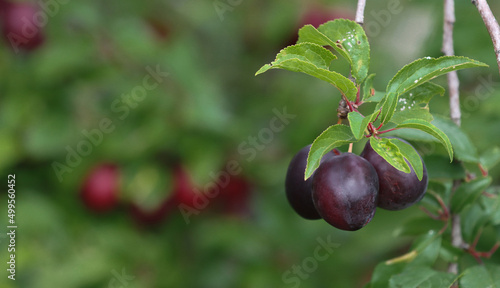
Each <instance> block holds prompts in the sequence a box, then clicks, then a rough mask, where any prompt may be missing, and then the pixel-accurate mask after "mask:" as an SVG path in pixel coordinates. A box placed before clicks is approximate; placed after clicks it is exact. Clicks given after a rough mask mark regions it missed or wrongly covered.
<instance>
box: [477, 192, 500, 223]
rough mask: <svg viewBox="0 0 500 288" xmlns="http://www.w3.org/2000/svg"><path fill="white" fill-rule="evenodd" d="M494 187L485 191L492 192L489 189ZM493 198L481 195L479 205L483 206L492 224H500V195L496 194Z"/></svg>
mask: <svg viewBox="0 0 500 288" xmlns="http://www.w3.org/2000/svg"><path fill="white" fill-rule="evenodd" d="M491 190H494V189H487V190H486V192H489V193H491V192H494V191H491ZM494 195H496V197H495V198H493V199H492V198H488V197H481V198H480V199H481V206H482V207H483V210H484V212H485V213H486V215H487V216H488V218H489V219H490V221H491V224H492V225H500V197H499V195H498V194H494Z"/></svg>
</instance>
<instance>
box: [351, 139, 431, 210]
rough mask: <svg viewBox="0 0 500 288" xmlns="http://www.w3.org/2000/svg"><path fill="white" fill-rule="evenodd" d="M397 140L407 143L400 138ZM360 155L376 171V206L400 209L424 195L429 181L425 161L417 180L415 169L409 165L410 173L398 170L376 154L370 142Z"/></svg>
mask: <svg viewBox="0 0 500 288" xmlns="http://www.w3.org/2000/svg"><path fill="white" fill-rule="evenodd" d="M399 140H401V141H403V142H405V143H407V144H409V143H408V142H406V141H404V140H402V139H399ZM361 157H363V158H365V159H366V160H368V162H370V163H371V164H372V165H373V167H374V168H375V170H376V171H377V174H378V177H379V185H380V186H379V197H378V207H380V208H382V209H386V210H393V211H395V210H401V209H405V208H407V207H409V206H411V205H413V204H415V203H417V202H418V201H420V200H421V199H422V198H423V197H424V194H425V191H426V190H427V184H428V181H429V179H428V178H427V169H426V167H425V163H424V164H423V165H424V174H423V177H422V180H421V181H418V178H417V174H415V170H413V167H411V165H410V168H411V172H410V173H404V172H403V171H399V170H398V169H396V168H394V167H393V166H392V165H391V164H389V163H388V162H387V161H385V159H384V158H382V156H380V155H378V154H377V152H375V150H373V148H372V146H371V145H370V142H367V143H366V145H365V148H364V150H363V152H361ZM406 163H408V161H406ZM422 163H423V161H422ZM408 165H409V163H408Z"/></svg>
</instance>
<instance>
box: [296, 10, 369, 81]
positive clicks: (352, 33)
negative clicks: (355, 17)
mask: <svg viewBox="0 0 500 288" xmlns="http://www.w3.org/2000/svg"><path fill="white" fill-rule="evenodd" d="M303 42H310V43H315V44H318V45H321V46H326V45H329V46H330V47H332V48H333V49H335V51H337V53H339V54H340V55H341V56H342V57H344V58H345V59H347V61H348V62H349V64H350V65H351V69H352V71H351V74H352V75H353V77H354V78H355V79H356V83H358V84H361V83H362V82H363V81H364V79H365V78H366V75H368V68H369V66H370V44H369V43H368V38H367V37H366V34H365V31H364V29H363V28H362V27H361V26H359V24H357V23H356V22H354V21H351V20H347V19H336V20H334V21H329V22H327V23H325V24H323V25H320V26H319V27H318V29H316V28H314V27H313V26H312V25H306V26H304V27H303V28H301V29H300V30H299V40H298V42H297V43H303Z"/></svg>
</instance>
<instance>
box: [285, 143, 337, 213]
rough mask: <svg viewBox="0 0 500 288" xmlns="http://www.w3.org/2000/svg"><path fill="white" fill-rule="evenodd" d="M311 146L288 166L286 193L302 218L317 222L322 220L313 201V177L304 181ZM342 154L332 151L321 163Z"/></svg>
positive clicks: (291, 204) (298, 154)
mask: <svg viewBox="0 0 500 288" xmlns="http://www.w3.org/2000/svg"><path fill="white" fill-rule="evenodd" d="M310 149H311V145H307V146H306V147H304V148H302V149H300V151H299V152H297V154H295V156H294V157H293V158H292V161H290V164H289V165H288V171H287V173H286V179H285V192H286V197H287V199H288V202H289V203H290V206H292V208H293V210H295V212H297V214H299V215H300V216H302V217H303V218H305V219H309V220H315V219H321V216H320V215H319V214H318V212H317V211H316V208H315V207H314V204H313V201H312V185H311V184H312V177H309V179H307V180H305V181H304V173H305V171H306V165H307V155H308V154H309V150H310ZM336 154H340V152H339V151H338V150H336V149H335V152H333V151H330V152H328V153H327V154H325V155H324V156H323V158H322V159H321V161H325V160H327V159H330V158H332V157H334V156H335V155H336Z"/></svg>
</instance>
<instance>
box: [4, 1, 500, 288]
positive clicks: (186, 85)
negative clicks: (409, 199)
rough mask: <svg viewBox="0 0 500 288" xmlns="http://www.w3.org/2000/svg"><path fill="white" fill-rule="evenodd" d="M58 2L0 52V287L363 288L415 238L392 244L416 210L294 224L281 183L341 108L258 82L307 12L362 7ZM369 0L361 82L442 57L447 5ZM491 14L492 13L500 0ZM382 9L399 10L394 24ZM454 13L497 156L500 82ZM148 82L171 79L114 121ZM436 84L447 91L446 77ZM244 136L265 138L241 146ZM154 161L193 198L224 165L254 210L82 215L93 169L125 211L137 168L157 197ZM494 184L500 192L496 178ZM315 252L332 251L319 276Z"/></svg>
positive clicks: (476, 115)
mask: <svg viewBox="0 0 500 288" xmlns="http://www.w3.org/2000/svg"><path fill="white" fill-rule="evenodd" d="M52 2H53V3H55V6H54V7H57V11H56V12H55V13H52V14H53V15H49V17H48V21H47V25H45V26H44V27H43V30H44V33H45V36H46V39H45V42H44V43H43V45H42V46H41V47H40V48H39V49H37V50H35V51H31V52H29V53H24V52H20V53H14V52H13V51H12V49H11V47H10V46H9V44H8V43H7V42H6V41H3V44H2V45H1V46H0V75H1V79H0V135H1V137H0V171H2V173H1V175H3V176H2V177H4V179H5V180H4V181H5V182H7V179H6V178H7V177H6V175H7V174H11V173H14V174H16V189H17V198H16V204H17V206H16V220H17V225H18V230H17V238H16V240H17V242H16V243H17V246H16V260H17V262H16V263H17V275H16V279H17V280H16V281H11V280H9V279H7V276H6V274H4V273H6V272H5V268H6V267H7V265H6V264H5V262H7V260H8V254H9V253H7V248H6V245H4V244H7V240H8V239H7V238H5V232H6V229H7V228H6V225H7V224H6V223H7V220H8V218H7V212H6V211H7V193H6V192H3V193H2V194H1V196H0V199H1V201H0V211H1V213H0V215H1V217H2V219H3V220H0V223H4V224H2V226H0V232H2V235H3V236H2V238H0V247H1V249H0V259H2V263H4V264H3V265H2V267H4V268H2V269H1V271H3V272H2V273H1V275H2V277H1V278H0V286H1V287H37V288H45V287H68V288H71V287H207V288H209V287H214V288H215V287H217V288H224V287H299V286H295V284H297V282H287V279H288V280H290V278H287V277H292V276H290V275H292V274H290V272H287V271H292V272H291V273H294V272H293V271H294V268H293V267H294V266H295V267H296V266H302V265H306V267H305V268H306V270H307V269H309V270H310V272H308V273H306V275H305V276H304V277H303V279H301V278H296V279H300V280H299V281H298V283H299V284H300V287H362V286H363V285H364V283H366V282H367V281H368V280H369V279H370V275H371V271H372V269H373V267H374V266H375V265H376V264H377V263H378V262H380V261H383V260H386V259H389V258H391V257H394V256H397V255H400V254H401V253H403V252H405V251H406V250H405V249H407V247H408V245H409V243H411V238H398V237H395V236H394V235H395V234H394V232H395V231H396V230H397V229H398V227H400V225H403V223H404V221H405V220H407V219H409V218H411V217H414V216H416V215H417V216H422V215H423V213H422V212H421V211H420V210H419V209H418V207H412V208H409V209H407V210H404V211H400V212H389V211H383V210H377V213H376V215H375V217H374V219H373V221H372V222H371V223H370V224H369V225H368V226H366V227H365V228H363V229H361V230H360V231H357V232H344V231H340V230H337V229H335V228H333V227H331V226H330V225H328V224H326V223H325V222H324V221H307V220H303V219H302V218H300V217H299V216H297V215H296V214H295V213H294V212H293V211H292V209H291V208H290V207H289V205H288V203H287V202H286V199H285V196H284V184H283V183H284V178H285V173H286V169H287V166H288V162H289V161H290V159H291V157H292V156H293V155H294V154H295V153H296V152H297V151H298V150H299V149H300V148H302V147H303V146H306V145H307V144H309V143H311V142H312V141H313V140H314V138H315V137H316V136H317V135H318V134H319V133H320V132H321V131H323V130H324V129H325V128H326V127H328V126H329V125H331V124H333V123H336V122H337V118H336V109H337V103H338V101H339V99H340V94H339V93H338V92H337V91H336V90H335V89H334V88H333V87H331V86H330V85H328V84H326V83H322V82H321V81H319V80H317V79H314V78H311V77H309V76H306V75H304V74H297V73H291V72H286V71H272V72H269V73H266V74H264V75H261V76H258V77H254V73H255V72H256V71H257V70H258V69H259V68H260V67H261V66H262V65H263V64H266V63H269V62H271V61H272V60H273V59H274V57H275V55H276V54H277V52H278V51H279V50H280V49H281V48H283V47H285V46H286V45H288V44H290V43H291V42H290V41H293V39H294V36H295V35H296V33H297V28H298V26H299V25H300V23H301V21H302V20H301V19H302V18H304V15H305V14H307V11H309V10H310V9H312V8H313V7H317V8H318V7H319V10H323V11H325V10H329V9H331V10H332V17H339V16H340V17H351V18H352V17H353V15H354V9H355V5H356V1H351V0H350V1H347V0H345V1H341V0H338V1H333V0H331V1H315V2H313V1H298V0H287V1H263V0H257V1H245V0H241V1H229V0H228V1H225V0H221V1H146V2H144V1H116V0H111V1H77V0H72V1H65V3H64V4H63V3H62V2H63V1H61V2H58V1H56V0H54V1H52ZM368 2H369V3H368V6H367V7H366V11H365V23H366V29H367V34H368V37H369V40H370V43H371V57H372V63H371V68H370V72H372V73H376V74H377V77H376V78H375V87H376V88H377V89H379V90H383V89H384V87H385V85H386V83H387V82H388V81H389V80H390V78H391V77H392V75H394V74H395V73H396V72H397V71H398V70H399V68H401V67H402V66H403V65H405V64H407V63H409V62H411V61H413V60H414V59H416V58H421V57H425V56H432V57H438V56H441V55H442V53H441V52H440V47H441V38H442V14H443V13H442V3H441V1H435V0H422V1H410V0H407V1H403V0H401V1H397V0H395V1H368ZM490 2H492V3H490V5H492V10H493V12H494V13H495V14H496V15H497V17H500V3H498V2H497V1H490ZM390 3H391V4H390ZM224 5H225V6H224ZM388 5H396V6H397V7H398V8H397V11H398V13H388V12H387V11H389V8H388V7H389V6H388ZM456 5H457V7H456V13H457V23H456V25H455V53H456V54H457V55H461V56H467V57H470V58H473V59H476V60H479V61H482V62H485V63H487V64H489V65H490V68H484V69H469V70H464V71H460V72H458V74H459V78H460V80H461V93H462V94H461V97H462V109H463V127H464V129H465V130H466V131H467V132H468V133H470V136H471V138H472V140H473V142H474V144H476V145H477V147H478V149H479V150H480V151H482V150H485V149H487V148H488V147H491V146H492V145H496V144H498V143H500V133H499V132H500V128H499V125H500V113H499V112H498V111H499V109H500V89H499V88H500V77H499V74H498V70H497V64H496V62H495V56H494V52H493V48H492V45H491V40H490V38H489V35H488V33H487V31H486V29H485V27H484V25H483V23H482V21H481V19H480V17H479V15H478V13H477V11H476V10H475V7H474V6H473V5H471V4H470V1H457V3H456ZM53 9H55V8H53ZM218 9H219V10H218ZM53 11H55V10H53ZM387 15H388V17H387ZM148 67H149V68H148ZM148 69H153V70H156V69H159V70H161V71H163V72H162V73H168V76H164V77H162V78H160V79H161V82H159V83H158V85H157V86H156V87H155V88H154V89H150V90H148V91H147V95H146V96H145V97H144V99H143V100H141V101H137V102H136V104H137V105H136V107H134V108H130V109H129V112H128V113H127V114H126V115H125V112H117V111H116V109H113V103H115V101H124V102H122V103H125V102H126V101H129V100H127V99H128V98H129V97H130V93H131V92H132V91H134V89H135V88H136V87H138V86H141V85H143V79H144V77H145V76H146V75H148ZM435 82H436V83H438V84H441V85H443V86H445V85H446V77H440V78H438V79H437V80H435ZM119 99H122V100H119ZM447 101H448V100H447V97H446V96H444V97H441V98H435V99H433V100H432V102H431V104H430V106H431V111H432V112H433V113H436V114H442V115H447V113H448V108H447V107H448V106H447V105H448V102H447ZM115 108H116V107H115ZM283 109H286V111H287V113H289V114H293V115H294V116H295V117H294V118H293V119H290V120H289V123H288V124H286V125H284V128H283V129H282V130H281V131H278V132H276V133H273V134H271V135H265V136H262V135H264V134H262V133H265V132H262V131H269V130H265V129H268V128H269V127H270V125H271V124H270V121H271V120H272V119H273V118H274V117H276V111H283ZM105 118H109V119H111V121H112V123H113V125H114V126H115V129H114V130H113V131H112V132H111V133H109V134H104V138H103V141H102V143H100V144H99V145H95V146H93V147H92V151H91V153H89V155H87V156H84V157H81V158H82V159H81V161H79V163H78V164H77V165H75V167H71V169H70V171H68V172H65V173H64V174H62V175H61V178H60V179H59V178H58V176H57V173H56V172H55V170H54V169H53V164H54V162H55V161H56V162H59V163H63V164H65V163H66V157H67V154H68V150H67V149H68V147H69V149H76V147H77V145H78V144H79V143H80V142H81V141H82V139H86V138H85V136H84V135H83V134H82V131H83V130H87V131H89V130H92V129H97V128H99V125H100V124H99V123H100V121H101V120H102V119H105ZM249 137H257V139H259V137H265V139H264V138H260V139H264V140H260V141H259V142H258V143H257V144H258V145H257V146H252V145H251V144H250V143H251V138H250V139H249ZM363 144H364V143H360V144H358V145H356V146H355V147H354V150H355V151H356V152H359V151H360V150H361V149H362V147H363ZM245 149H247V150H245ZM244 150H245V151H247V152H244ZM248 151H251V152H248ZM344 151H345V150H344ZM424 152H425V151H424ZM438 152H439V151H438ZM158 155H170V156H173V157H176V158H177V159H180V161H181V162H182V163H183V165H184V166H185V167H186V168H187V169H188V171H189V173H190V176H191V178H192V180H193V182H194V183H196V185H197V186H198V187H203V186H204V185H205V184H206V183H209V182H210V181H212V178H211V177H210V173H216V172H217V171H220V170H221V167H224V166H225V165H226V163H227V162H228V161H229V160H235V161H237V162H238V163H239V165H240V166H241V167H242V172H241V175H240V176H242V177H244V178H246V179H248V181H249V182H250V183H251V185H252V195H251V201H250V203H249V206H250V208H251V214H250V215H249V216H243V217H242V216H238V215H237V216H235V215H226V214H221V213H211V212H210V211H209V210H210V209H209V208H207V209H206V211H205V210H202V211H201V213H200V214H198V215H196V216H193V217H192V218H191V220H192V221H190V223H189V224H186V222H185V221H184V219H183V217H182V216H181V215H180V213H172V214H171V215H169V217H168V219H166V221H164V222H163V223H161V224H159V225H157V226H155V227H145V226H143V225H138V224H137V223H136V222H134V220H133V219H132V217H131V215H130V213H129V212H128V211H127V209H126V205H121V206H120V207H119V208H118V209H116V210H114V211H112V212H110V213H105V214H95V213H93V212H92V211H89V210H88V209H86V207H84V205H83V204H82V201H81V200H80V197H79V195H78V194H79V192H80V187H81V185H82V182H83V180H84V178H85V175H86V174H87V173H88V171H89V169H91V168H92V167H94V166H95V165H97V164H99V163H102V162H113V163H116V164H117V165H119V166H120V167H121V169H123V170H122V171H126V172H124V175H125V176H124V177H122V179H123V185H122V188H123V191H122V192H123V201H127V199H130V198H134V194H136V193H137V194H141V193H149V192H144V191H141V189H144V190H147V189H149V188H141V187H142V186H141V185H140V184H139V185H138V184H137V181H136V182H134V179H136V176H137V175H138V174H139V173H140V172H141V171H144V169H150V170H148V171H153V172H152V174H155V173H156V175H160V178H161V179H157V178H158V177H156V178H155V177H152V176H151V177H149V178H148V177H146V179H143V180H141V181H142V182H140V181H139V183H144V185H143V186H145V187H146V186H148V187H149V186H151V185H153V186H157V189H156V190H159V191H161V193H163V194H162V195H161V197H164V196H168V195H169V193H171V190H172V189H171V186H172V180H171V175H170V172H171V171H170V170H169V169H168V168H167V167H164V166H162V165H161V164H159V163H158V161H157V159H158ZM65 165H66V164H65ZM145 167H146V168H145ZM491 175H492V176H493V177H494V182H495V185H499V184H500V178H499V176H500V170H499V169H496V170H493V171H491ZM431 176H432V175H431ZM151 181H152V182H154V183H153V184H151ZM132 182H134V183H135V184H133V183H132ZM156 182H158V183H156ZM131 187H133V188H131ZM158 187H160V188H158ZM153 190H154V189H153ZM156 190H155V191H156ZM4 191H6V189H5V190H4ZM155 193H158V192H155ZM155 197H156V198H155ZM158 197H160V196H158V195H156V196H152V198H153V199H158ZM209 206H210V205H209ZM322 241H323V242H328V241H330V242H333V243H335V246H336V247H337V248H333V251H330V252H331V253H329V254H328V257H327V258H326V259H324V260H321V261H319V260H315V261H316V262H314V261H312V260H311V259H313V257H314V255H315V254H314V253H315V249H317V247H320V246H321V245H320V244H319V243H322ZM497 254H498V253H497ZM497 258H498V255H497ZM314 263H316V265H314ZM313 268H314V269H313ZM120 275H122V276H120ZM123 275H125V276H123ZM295 277H296V276H295Z"/></svg>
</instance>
